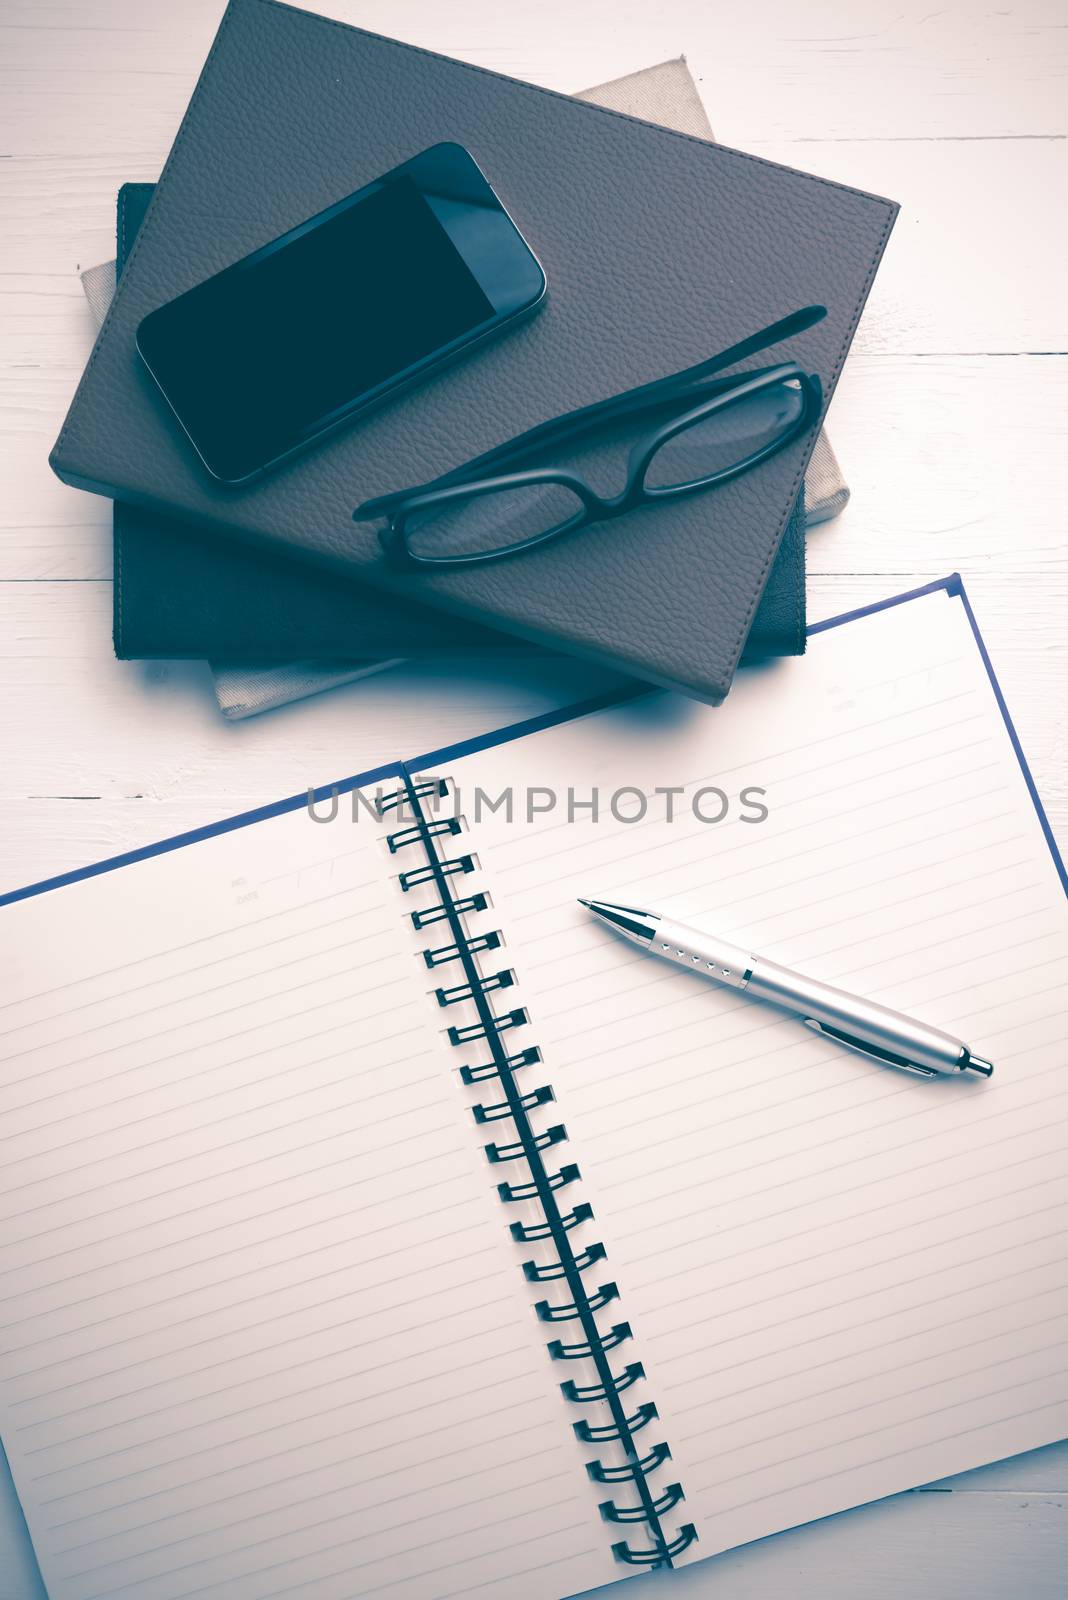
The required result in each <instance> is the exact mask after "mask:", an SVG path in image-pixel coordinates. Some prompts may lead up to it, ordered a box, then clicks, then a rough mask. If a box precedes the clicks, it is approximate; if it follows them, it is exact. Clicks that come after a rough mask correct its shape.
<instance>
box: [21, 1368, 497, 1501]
mask: <svg viewBox="0 0 1068 1600" xmlns="http://www.w3.org/2000/svg"><path fill="white" fill-rule="evenodd" d="M514 1382H515V1379H514V1376H513V1375H511V1374H509V1376H508V1377H505V1378H501V1379H498V1380H497V1381H496V1382H494V1383H485V1382H479V1383H476V1384H474V1385H473V1387H472V1388H470V1389H461V1390H460V1391H458V1394H459V1398H460V1399H466V1398H468V1397H469V1396H470V1395H475V1394H485V1393H487V1392H488V1391H489V1390H490V1389H494V1388H506V1387H508V1388H510V1387H511V1386H512V1384H513V1383H514ZM453 1398H455V1396H454V1397H453ZM440 1403H441V1402H440V1401H439V1400H437V1399H434V1400H428V1401H426V1403H425V1404H424V1405H422V1406H419V1407H411V1406H407V1407H405V1413H404V1414H405V1418H406V1419H410V1418H411V1417H412V1416H413V1415H414V1414H415V1412H416V1411H417V1410H420V1411H430V1410H433V1408H434V1407H435V1406H436V1405H439V1404H440ZM352 1404H356V1402H355V1401H353V1402H352ZM337 1412H338V1407H337V1406H336V1405H331V1406H325V1407H323V1409H322V1410H320V1411H309V1412H307V1413H306V1414H305V1415H304V1416H302V1417H301V1422H302V1423H307V1422H315V1421H316V1420H317V1419H318V1418H319V1417H332V1416H336V1415H337ZM285 1427H286V1423H284V1422H273V1423H269V1424H268V1425H267V1426H266V1427H264V1428H256V1429H253V1431H252V1432H251V1433H243V1434H238V1435H236V1436H235V1437H234V1438H232V1439H227V1440H226V1441H225V1447H226V1448H229V1447H230V1446H232V1445H235V1444H245V1443H247V1442H248V1440H250V1439H263V1438H266V1436H267V1435H268V1434H272V1433H280V1432H282V1431H283V1430H284V1429H285ZM351 1431H352V1425H351V1424H349V1426H348V1427H347V1428H345V1429H343V1430H342V1433H343V1434H347V1433H350V1432H351ZM211 1453H215V1454H217V1453H218V1447H214V1448H212V1447H208V1446H204V1447H202V1448H201V1449H199V1450H189V1451H187V1452H186V1453H185V1455H179V1456H164V1457H162V1458H161V1459H160V1460H159V1461H157V1462H153V1464H152V1467H151V1468H150V1469H146V1468H145V1467H144V1466H139V1467H134V1468H132V1469H131V1470H130V1471H129V1472H126V1473H119V1474H117V1475H116V1476H115V1477H112V1478H94V1480H93V1483H92V1485H91V1487H92V1489H93V1491H94V1492H95V1491H97V1490H99V1489H107V1488H109V1487H110V1486H111V1485H112V1484H114V1483H121V1482H123V1481H124V1480H125V1479H127V1478H144V1477H145V1475H146V1471H147V1470H156V1471H158V1470H159V1468H160V1467H173V1466H175V1465H177V1464H178V1463H179V1462H182V1461H196V1460H197V1459H198V1458H199V1457H200V1456H203V1455H205V1454H211ZM271 1453H273V1452H271ZM115 1454H117V1455H125V1454H128V1452H127V1451H116V1452H115ZM87 1464H88V1465H95V1464H96V1463H95V1462H91V1463H85V1462H77V1463H76V1464H75V1466H85V1465H87ZM68 1470H73V1469H68ZM216 1475H217V1474H216ZM59 1476H60V1471H59V1469H56V1470H55V1471H52V1472H45V1473H40V1474H38V1475H37V1476H36V1477H34V1478H32V1479H31V1480H30V1481H31V1482H33V1483H41V1482H44V1481H46V1480H47V1479H49V1478H56V1477H59ZM189 1481H190V1482H198V1481H199V1474H198V1475H197V1477H196V1478H193V1479H190V1480H189ZM173 1487H174V1486H173V1485H171V1489H172V1492H173ZM83 1492H84V1489H82V1488H79V1489H70V1490H67V1491H65V1492H63V1493H60V1494H58V1495H54V1496H52V1498H51V1499H48V1500H44V1501H42V1504H44V1505H56V1504H58V1503H59V1501H61V1500H72V1499H75V1498H76V1497H77V1496H78V1495H79V1494H81V1493H83Z"/></svg>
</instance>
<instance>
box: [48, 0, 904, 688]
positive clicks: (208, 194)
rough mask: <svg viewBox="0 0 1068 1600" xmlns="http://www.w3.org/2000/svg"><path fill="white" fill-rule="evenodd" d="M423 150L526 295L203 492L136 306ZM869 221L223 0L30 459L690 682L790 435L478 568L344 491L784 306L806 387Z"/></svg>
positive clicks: (719, 675)
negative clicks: (333, 428) (239, 483)
mask: <svg viewBox="0 0 1068 1600" xmlns="http://www.w3.org/2000/svg"><path fill="white" fill-rule="evenodd" d="M310 108H311V109H310ZM449 138H451V139H456V140H458V141H459V142H460V143H462V144H464V145H466V146H467V147H468V148H469V149H470V150H471V151H472V152H473V154H474V155H475V157H476V159H478V160H479V161H480V162H481V164H482V166H483V168H484V169H485V170H486V172H487V173H488V175H489V177H490V179H491V181H492V182H493V183H494V185H495V187H496V188H497V189H498V191H499V192H500V193H501V195H502V197H503V198H504V200H505V203H506V204H507V205H509V207H510V209H511V210H512V212H513V215H514V216H515V217H516V220H517V221H518V223H519V225H520V227H521V228H522V229H523V230H524V232H525V233H526V235H527V237H528V238H529V239H530V240H531V243H532V244H533V246H534V248H535V250H536V251H537V252H538V254H539V256H540V258H541V260H542V262H543V265H544V266H545V269H546V273H547V276H548V280H549V286H550V294H549V300H548V303H547V305H546V306H545V307H544V309H542V310H541V311H540V312H538V313H537V314H536V315H535V316H534V317H532V318H530V319H528V320H527V321H526V322H525V323H524V324H523V325H522V326H520V327H517V328H513V329H511V330H509V331H508V332H506V333H505V334H503V335H501V336H499V337H497V338H496V339H494V340H492V341H490V342H489V343H488V344H486V345H485V346H484V347H482V348H481V349H479V350H478V351H476V352H473V353H471V354H469V355H468V356H467V357H466V358H465V359H463V360H462V361H460V362H458V363H456V364H454V365H453V366H451V367H449V368H447V369H445V370H444V371H442V372H440V373H438V374H437V375H435V376H434V377H432V378H431V379H429V380H428V381H426V382H424V383H422V384H421V385H420V386H419V387H418V388H416V389H414V390H412V391H410V392H408V393H406V394H404V395H402V396H401V397H400V398H398V399H395V400H394V401H393V402H392V403H389V404H386V405H384V406H382V407H381V408H380V409H378V410H377V411H375V412H373V413H371V414H370V415H368V416H367V417H365V418H364V419H362V420H361V421H360V422H358V423H357V424H356V425H354V426H351V427H349V428H348V429H346V430H344V431H342V432H341V433H339V434H337V435H335V436H333V437H332V438H331V439H329V440H327V441H325V442H323V443H322V444H321V445H319V446H318V447H316V448H314V449H312V450H311V451H309V452H307V453H305V454H304V455H303V456H302V457H300V458H297V459H296V460H294V461H293V462H291V463H289V464H287V465H286V466H284V467H283V468H281V469H279V470H277V471H275V472H273V473H271V474H270V475H269V476H268V477H266V478H264V479H263V480H261V481H259V482H258V483H256V484H254V485H251V486H248V487H246V488H242V489H238V490H235V489H231V488H226V487H224V486H221V485H218V484H216V483H214V482H213V481H212V480H210V479H209V478H208V477H207V475H206V474H204V473H203V471H202V470H201V469H200V468H199V466H198V465H197V463H196V460H195V457H194V456H193V453H192V451H191V450H190V449H189V448H188V446H187V445H186V444H185V442H184V440H183V439H182V437H181V435H180V434H179V432H178V430H177V428H176V427H175V426H174V424H173V421H172V419H171V418H170V415H169V413H168V411H167V408H166V406H165V403H164V402H163V400H162V398H161V397H160V396H159V395H158V393H157V392H156V391H155V389H154V386H153V384H152V382H151V379H150V378H149V376H148V374H147V372H146V371H144V369H143V368H142V366H141V364H140V361H139V358H138V357H137V353H136V349H135V346H134V334H135V330H136V327H137V324H138V323H139V321H140V320H141V318H142V316H144V315H145V314H146V313H147V312H148V311H149V310H151V309H153V308H154V307H155V306H158V305H160V304H162V303H164V302H165V301H167V300H169V299H171V298H172V297H173V296H175V295H177V294H180V293H181V292H182V291H183V290H185V289H187V288H190V287H191V286H192V285H193V284H195V283H197V282H199V281H201V280H202V279H203V278H205V277H207V276H209V275H210V274H211V273H213V272H216V271H218V270H220V269H221V268H222V267H223V266H225V265H227V264H228V263H229V262H231V261H234V260H236V259H237V258H239V257H240V256H243V255H245V254H246V253H247V252H249V251H250V250H253V249H256V248H257V247H258V246H260V245H262V244H264V243H266V242H267V241H268V240H269V239H271V238H273V237H275V236H276V235H277V234H279V233H281V232H283V231H285V230H286V229H287V228H289V227H292V226H293V225H295V224H296V223H297V222H299V221H300V220H302V219H303V218H304V217H307V216H309V215H311V214H313V213H314V212H316V211H318V210H320V209H322V208H323V207H324V206H326V205H328V204H330V203H331V202H332V201H335V200H337V199H340V198H342V197H343V196H344V195H346V194H348V193H351V192H352V191H353V190H354V189H356V188H358V187H359V186H360V185H361V184H363V183H365V182H367V181H369V180H370V179H371V178H373V177H374V176H375V175H376V174H378V173H379V172H382V171H385V170H388V169H389V168H390V167H392V166H394V165H396V164H397V163H398V162H399V161H401V160H403V159H405V158H406V157H407V156H410V155H412V154H414V153H415V152H416V151H418V150H420V149H422V148H424V147H426V146H427V145H430V144H433V143H435V142H437V141H439V140H442V139H449ZM895 214H896V207H895V206H894V205H893V204H892V203H891V202H889V201H886V200H882V199H879V198H878V197H875V196H871V195H865V194H863V193H861V192H859V191H857V190H854V189H848V188H845V187H843V186H841V185H838V184H835V183H831V182H828V181H827V180H824V179H820V178H814V177H810V176H808V175H805V174H801V173H796V172H793V171H792V170H790V169H787V168H783V167H779V166H776V165H774V164H772V163H769V162H766V161H762V160H759V159H757V158H754V157H752V156H748V155H744V154H741V153H739V152H736V151H731V150H729V149H727V148H725V147H724V146H720V145H716V144H712V143H709V142H707V141H705V140H702V139H697V138H694V137H692V136H689V135H683V134H677V133H673V132H669V131H667V130H664V129H661V128H657V127H655V126H653V125H651V124H648V123H643V122H639V121H637V120H635V119H633V118H630V117H627V116H624V115H623V114H621V113H619V112H615V111H611V110H608V109H606V108H603V107H599V106H591V105H585V104H583V103H581V102H579V101H576V100H573V99H570V98H569V97H567V96H562V95H557V94H553V93H550V92H548V91H545V90H541V89H537V88H534V87H533V86H531V85H527V84H522V83H518V82H516V81H514V80H511V79H507V78H503V77H500V76H498V75H496V74H494V73H491V72H487V71H485V70H484V69H482V68H476V67H471V66H468V65H465V64H463V63H460V62H454V61H450V60H448V59H447V58H445V57H441V56H435V55H431V54H430V53H428V52H426V51H422V50H417V49H414V48H412V47H411V46H408V45H403V44H399V43H397V42H395V41H393V40H388V39H383V38H380V37H378V36H377V35H373V34H369V33H366V32H363V31H362V30H360V29H356V28H350V27H347V26H345V25H343V24H340V23H335V22H332V21H328V20H326V19H323V18H320V17H316V16H313V15H311V14H309V13H307V12H301V11H296V10H293V9H292V8H290V7H287V6H284V5H280V4H278V3H276V0H231V4H230V6H229V7H228V9H227V11H226V14H225V16H224V18H223V21H222V23H221V24H220V28H219V32H218V35H217V36H216V40H215V43H214V45H213V47H212V50H211V53H210V55H209V57H208V61H207V63H206V65H205V67H204V70H203V72H202V74H201V78H200V82H199V84H198V86H197V89H196V92H195V93H194V96H193V99H192V101H191V102H190V106H189V109H188V111H187V113H186V116H185V119H184V121H183V123H182V127H181V129H180V131H179V134H178V137H177V139H176V140H175V144H174V147H173V149H172V151H171V155H170V158H169V159H168V162H167V166H166V168H165V170H164V173H163V176H162V178H161V182H160V185H159V189H158V191H157V195H156V197H155V199H154V200H153V203H152V205H151V207H150V209H149V214H148V216H147V218H146V221H145V224H144V226H143V227H142V229H141V232H140V234H139V235H138V238H137V240H136V242H135V245H134V249H133V251H132V253H131V257H130V260H129V262H128V264H127V268H126V271H125V272H124V274H123V277H122V281H121V283H120V285H119V287H118V291H117V293H116V297H115V300H114V302H113V305H112V308H111V311H110V313H109V315H108V318H107V320H106V321H105V324H104V326H103V328H102V330H101V333H100V336H99V338H98V340H97V343H96V345H95V347H94V350H93V354H92V356H91V357H90V360H89V364H88V366H87V368H86V372H85V374H84V376H83V378H82V382H81V384H80V385H79V388H78V391H77V393H76V395H75V397H74V401H73V402H72V405H71V409H70V411H69V413H68V416H67V420H66V423H65V424H64V427H63V430H62V432H61V434H60V437H59V439H58V441H57V443H56V446H55V448H54V450H53V453H52V458H51V459H52V464H53V466H54V468H55V470H56V471H57V472H58V474H59V475H60V477H62V478H64V479H65V480H66V481H67V482H70V483H74V484H76V485H78V486H80V487H85V488H91V489H93V490H95V491H97V492H100V493H105V494H110V495H112V496H115V497H118V498H127V499H131V500H135V501H137V502H139V503H142V504H145V505H148V506H151V507H154V508H155V509H156V510H159V511H164V512H167V511H169V512H170V513H171V514H177V515H180V516H182V517H183V518H192V519H194V520H197V521H199V522H201V523H202V524H204V526H205V527H206V528H210V529H213V530H216V531H218V532H219V533H226V534H231V535H234V536H237V537H243V538H246V539H252V540H258V541H261V542H262V543H263V544H264V545H265V546H266V547H268V548H269V547H271V546H272V545H273V546H274V548H275V549H276V551H277V550H280V549H288V550H291V551H292V552H293V553H295V554H298V555H304V556H307V557H309V558H311V559H313V560H316V561H319V562H320V563H322V564H323V565H324V566H327V567H332V568H333V569H334V570H335V571H338V572H343V573H346V574H348V575H349V576H352V577H359V578H361V579H366V580H367V581H369V582H371V583H373V584H376V585H379V584H380V585H382V586H384V587H385V588H387V589H392V590H393V592H394V593H398V594H400V595H401V596H403V597H404V598H407V599H413V598H414V599H422V600H425V601H427V602H428V603H430V604H434V605H440V606H442V607H445V608H446V609H453V610H455V611H457V612H458V613H459V614H461V615H462V616H465V617H468V618H470V619H473V620H476V621H482V622H487V621H488V622H492V623H493V624H495V625H498V626H500V627H503V628H505V629H507V630H508V631H514V632H515V633H517V634H519V635H520V636H523V637H526V638H529V639H532V640H534V641H536V642H539V643H542V644H545V645H547V646H549V647H550V648H557V649H563V650H566V651H570V652H573V653H576V654H586V655H589V656H590V657H591V658H593V659H595V660H598V661H600V662H601V663H603V664H604V665H606V666H609V667H614V668H616V669H618V670H623V671H629V672H631V673H633V674H634V675H636V676H638V677H642V678H645V679H648V680H651V681H654V682H659V683H662V684H664V685H666V686H668V687H671V688H678V689H682V690H683V691H685V692H688V693H692V694H696V695H698V696H699V697H701V698H704V699H709V700H718V699H719V698H721V697H722V696H723V695H724V694H725V693H726V691H727V689H728V687H729V685H730V681H731V677H732V674H733V671H734V668H735V665H736V663H737V659H738V656H739V654H740V651H741V648H742V645H743V642H744V640H745V638H746V635H747V634H748V631H749V628H750V625H751V623H752V620H753V615H754V612H755V608H756V604H757V601H758V598H759V596H760V593H761V591H762V589H763V586H764V583H765V581H766V578H767V574H768V571H769V568H770V564H771V561H772V558H773V556H774V554H775V551H776V549H777V547H778V544H779V540H780V538H781V535H782V532H783V530H784V529H785V527H786V524H787V522H788V520H789V517H790V514H791V511H792V509H793V507H794V505H795V502H796V498H797V494H798V491H799V488H800V484H801V478H802V475H803V472H804V467H805V462H806V460H807V456H808V453H809V451H810V449H811V445H812V442H813V440H814V438H815V431H816V430H815V428H813V430H812V431H811V434H810V436H809V438H808V439H807V440H804V441H798V442H797V443H796V444H795V445H794V446H792V447H791V448H789V449H788V450H784V451H782V452H780V454H779V455H778V456H776V457H775V458H773V459H772V460H771V461H769V462H767V463H765V464H764V466H763V467H762V468H761V469H760V470H759V471H757V472H753V473H749V474H746V475H745V476H744V477H742V478H740V479H738V480H736V481H735V482H734V483H732V484H728V485H725V486H723V487H722V488H719V489H717V490H716V491H714V501H715V506H714V515H713V514H712V513H711V505H712V500H713V496H696V497H693V498H691V499H689V500H684V501H680V502H677V503H676V504H674V505H660V506H656V507H648V508H644V509H642V510H640V511H637V512H634V513H632V514H631V515H629V516H628V517H625V518H621V519H619V520H618V521H616V522H613V523H607V524H603V525H599V526H595V527H593V528H590V529H587V530H584V531H583V533H582V534H581V535H580V536H576V537H574V538H572V539H565V540H561V541H560V542H559V543H558V544H556V545H554V546H552V547H550V548H548V549H546V550H545V551H542V552H537V553H534V554H531V555H528V556H525V557H523V558H520V559H517V560H515V561H506V562H500V563H496V564H494V565H491V566H488V567H486V568H484V569H475V570H472V571H458V572H448V573H441V574H426V575H424V574H417V575H415V576H410V575H408V574H406V573H393V572H391V571H390V570H389V569H388V568H387V567H386V566H385V565H384V563H383V562H382V560H381V556H380V552H379V547H378V543H377V540H376V538H375V535H374V532H373V530H371V529H369V528H366V527H358V526H356V525H355V524H353V523H352V521H351V518H350V512H351V508H352V506H353V505H354V504H355V503H356V502H357V501H358V500H360V499H362V498H364V497H365V496H368V495H371V494H375V493H379V492H383V491H385V490H388V489H390V488H395V487H397V486H398V485H400V484H405V483H409V482H419V481H423V480H425V479H426V478H428V477H431V476H433V475H434V474H435V473H437V472H441V471H444V470H446V469H447V468H449V467H451V466H453V465H455V464H456V463H457V462H458V461H460V460H463V459H465V458H466V457H468V456H470V455H473V454H476V453H478V452H480V451H483V450H486V449H488V448H489V447H490V446H491V445H493V444H495V443H497V442H498V441H499V440H501V439H503V438H507V437H509V436H510V435H512V434H514V433H517V432H519V431H521V430H522V429H524V428H526V427H529V426H531V425H532V424H533V423H535V422H537V421H540V420H542V419H544V418H546V417H549V416H552V415H555V414H556V413H557V412H559V411H561V410H566V409H569V408H571V407H573V406H577V405H582V404H586V403H589V402H591V401H593V400H596V399H598V398H600V397H602V396H603V395H606V394H610V393H613V392H616V391H618V390H620V389H624V388H628V387H630V386H631V385H632V384H636V383H641V382H644V381H646V380H648V379H649V378H652V377H655V376H658V375H660V374H662V373H664V372H670V371H673V370H676V369H677V368H680V367H683V366H686V365H688V364H690V363H692V362H694V361H697V360H699V359H701V358H702V357H703V356H705V355H707V354H709V353H711V352H712V351H714V350H716V349H719V348H721V347H723V346H725V345H727V344H730V343H732V342H733V341H734V340H735V339H737V338H738V337H740V336H741V335H743V334H745V333H747V332H749V331H751V330H752V329H753V328H756V327H758V326H760V325H762V324H763V323H765V322H768V321H770V320H772V319H773V318H774V317H777V316H780V315H782V314H784V313H785V312H786V311H788V310H792V309H793V308H794V307H796V306H799V305H804V304H807V303H809V302H812V301H819V302H821V303H823V304H824V305H826V306H827V308H828V316H827V318H826V319H825V320H824V322H822V323H820V324H818V325H817V326H816V327H814V328H812V329H809V330H808V331H807V332H806V333H805V334H804V335H802V336H801V337H799V338H798V339H797V340H796V341H794V343H793V345H792V346H791V348H790V350H789V352H788V354H789V355H790V356H791V357H793V358H795V359H797V360H800V361H802V362H803V363H804V364H805V365H806V366H807V367H808V369H809V370H811V371H815V372H817V373H818V374H819V375H820V377H821V379H822V381H823V384H824V389H825V392H826V394H827V395H828V397H829V396H830V394H831V393H832V392H833V388H834V385H835V383H836V381H837V378H838V375H839V372H840V370H841V365H842V362H843V360H844V358H845V354H846V351H847V349H848V346H849V343H850V340H851V338H852V335H853V332H854V330H855V327H856V322H857V319H858V318H859V315H860V311H861V308H862V306H863V303H864V300H865V298H866V295H867V292H868V290H869V288H870V285H871V282H872V279H873V277H874V273H875V270H876V267H877V265H878V261H879V258H880V256H881V253H882V250H883V248H884V246H885V242H886V239H887V237H888V235H889V231H890V228H891V226H892V224H893V221H894V217H895ZM786 353H787V352H784V354H786ZM753 364H754V365H756V364H758V361H756V360H755V361H754V362H753ZM598 465H600V466H602V467H603V469H604V471H603V476H602V477H601V479H600V481H601V482H602V483H604V484H608V483H611V482H612V481H613V480H615V479H617V478H618V473H619V462H618V460H617V458H616V453H615V451H613V450H611V448H610V447H608V446H605V447H604V449H603V460H602V461H601V462H600V463H599V464H598V463H597V462H596V461H595V462H594V476H595V477H596V476H597V467H598Z"/></svg>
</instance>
